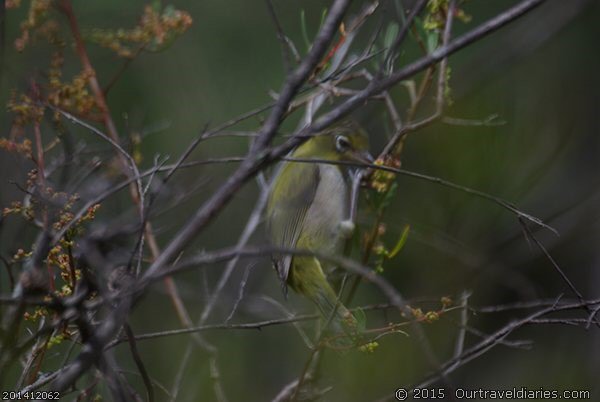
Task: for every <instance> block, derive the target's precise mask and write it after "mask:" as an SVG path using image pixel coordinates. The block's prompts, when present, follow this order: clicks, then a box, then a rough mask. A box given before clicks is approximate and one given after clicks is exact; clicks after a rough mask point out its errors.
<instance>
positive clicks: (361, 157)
mask: <svg viewBox="0 0 600 402" xmlns="http://www.w3.org/2000/svg"><path fill="white" fill-rule="evenodd" d="M351 155H352V159H354V160H355V161H356V162H359V163H364V164H367V165H370V164H372V163H373V162H374V161H375V159H374V158H373V156H371V154H370V153H369V152H368V151H362V152H352V154H351Z"/></svg>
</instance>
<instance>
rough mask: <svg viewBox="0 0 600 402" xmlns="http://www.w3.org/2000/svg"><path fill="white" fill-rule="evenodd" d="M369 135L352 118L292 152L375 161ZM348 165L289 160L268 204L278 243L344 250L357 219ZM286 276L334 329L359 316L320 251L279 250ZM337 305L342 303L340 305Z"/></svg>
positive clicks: (349, 326) (277, 259)
mask: <svg viewBox="0 0 600 402" xmlns="http://www.w3.org/2000/svg"><path fill="white" fill-rule="evenodd" d="M368 144H369V142H368V137H367V135H366V133H365V132H364V131H363V130H362V129H360V128H359V127H357V126H356V125H355V124H351V123H347V124H344V125H340V126H337V127H335V128H333V129H330V130H328V131H326V132H323V133H319V134H317V135H316V136H314V137H312V138H310V139H309V140H307V141H306V142H304V143H303V144H302V145H300V146H299V147H298V148H296V149H295V150H294V151H293V152H292V153H291V155H289V156H290V157H291V158H297V159H318V160H323V161H331V162H337V161H349V162H358V163H372V162H373V157H372V156H371V155H370V154H369V152H368V146H369V145H368ZM347 170H348V169H346V166H341V165H335V164H327V163H319V162H315V163H305V162H293V161H286V162H283V163H282V165H281V166H280V168H279V171H278V173H277V174H276V176H275V179H274V182H273V185H272V187H271V192H270V194H269V199H268V202H267V207H266V228H267V234H268V236H269V238H270V241H271V243H272V244H273V245H274V246H276V247H281V248H286V249H299V250H308V251H314V252H319V253H323V254H327V255H336V254H337V255H339V254H340V253H341V251H342V248H343V242H344V239H345V238H348V237H351V234H352V232H353V229H354V225H353V224H352V222H351V221H349V220H348V218H349V216H348V211H349V204H350V198H349V185H348V174H347V173H348V172H347ZM272 258H273V263H274V266H275V270H276V271H277V273H278V275H279V278H280V279H281V281H282V285H283V289H284V294H286V295H287V285H289V286H290V287H291V288H292V289H293V290H294V291H296V292H297V293H300V294H302V295H304V296H305V297H307V298H308V299H309V300H311V301H312V302H314V303H315V304H316V305H317V307H318V309H319V310H320V312H321V314H322V316H323V317H324V318H325V319H328V318H329V317H330V316H331V314H332V312H333V311H334V309H335V314H334V315H333V317H332V320H331V324H332V327H333V329H334V331H336V332H339V330H340V329H341V330H343V331H344V332H349V331H353V330H355V329H356V328H355V327H356V324H357V323H356V319H355V317H354V316H353V315H352V313H350V311H348V309H346V307H344V306H343V305H342V304H341V303H338V297H337V295H336V293H335V292H334V290H333V289H332V287H331V285H330V284H329V282H328V281H327V277H326V276H325V273H326V272H330V271H331V270H332V269H333V268H334V266H333V265H332V264H330V263H328V262H327V261H322V260H320V259H318V258H317V257H314V256H299V255H296V256H292V255H289V254H288V255H277V254H275V255H273V256H272ZM336 305H337V306H336Z"/></svg>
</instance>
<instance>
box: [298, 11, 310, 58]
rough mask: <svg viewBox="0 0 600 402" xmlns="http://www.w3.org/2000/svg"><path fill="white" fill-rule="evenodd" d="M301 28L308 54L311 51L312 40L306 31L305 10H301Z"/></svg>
mask: <svg viewBox="0 0 600 402" xmlns="http://www.w3.org/2000/svg"><path fill="white" fill-rule="evenodd" d="M300 28H301V29H302V39H304V45H305V46H306V51H307V52H308V51H309V50H310V40H309V39H308V30H307V29H306V13H305V12H304V9H302V10H300Z"/></svg>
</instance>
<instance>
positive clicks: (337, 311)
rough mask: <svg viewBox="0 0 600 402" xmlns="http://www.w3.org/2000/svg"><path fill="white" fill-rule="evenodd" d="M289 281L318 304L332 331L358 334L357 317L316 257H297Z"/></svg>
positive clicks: (299, 291)
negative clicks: (347, 306)
mask: <svg viewBox="0 0 600 402" xmlns="http://www.w3.org/2000/svg"><path fill="white" fill-rule="evenodd" d="M288 282H289V284H290V286H291V287H292V289H294V290H295V291H296V292H298V293H301V294H302V295H304V296H306V297H307V298H308V299H310V300H311V301H312V302H313V303H315V304H316V306H317V308H318V309H319V311H320V312H321V315H322V316H323V319H324V320H325V322H326V323H330V329H331V330H333V331H332V332H334V333H335V334H346V335H348V336H351V337H354V336H355V335H357V334H358V332H359V328H358V321H357V320H356V317H354V315H353V314H352V313H351V312H350V311H349V310H348V309H347V308H346V307H345V306H344V305H343V304H342V303H341V302H340V301H339V300H338V297H337V295H336V293H335V292H334V290H333V289H332V288H331V285H330V284H329V282H328V281H327V278H326V277H325V274H324V273H323V270H322V269H321V264H320V263H319V261H318V260H317V259H316V258H314V257H295V258H294V261H293V269H292V270H291V272H290V277H289V279H288Z"/></svg>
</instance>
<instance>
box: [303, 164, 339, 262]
mask: <svg viewBox="0 0 600 402" xmlns="http://www.w3.org/2000/svg"><path fill="white" fill-rule="evenodd" d="M318 166H319V179H320V180H319V185H318V187H317V191H316V193H315V198H314V200H313V203H312V205H311V206H310V208H309V209H308V211H307V215H306V222H305V225H304V230H303V231H302V232H303V236H302V237H303V239H299V240H300V243H305V242H306V243H307V244H302V245H301V246H304V247H306V248H308V249H311V250H314V251H319V252H322V253H326V254H337V253H339V252H340V251H341V246H342V239H341V234H340V231H339V226H340V222H342V221H343V220H344V219H347V216H348V185H347V183H346V180H345V178H344V175H343V173H342V171H341V170H340V169H339V168H338V167H337V166H334V165H325V164H319V165H318ZM299 245H300V244H299Z"/></svg>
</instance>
